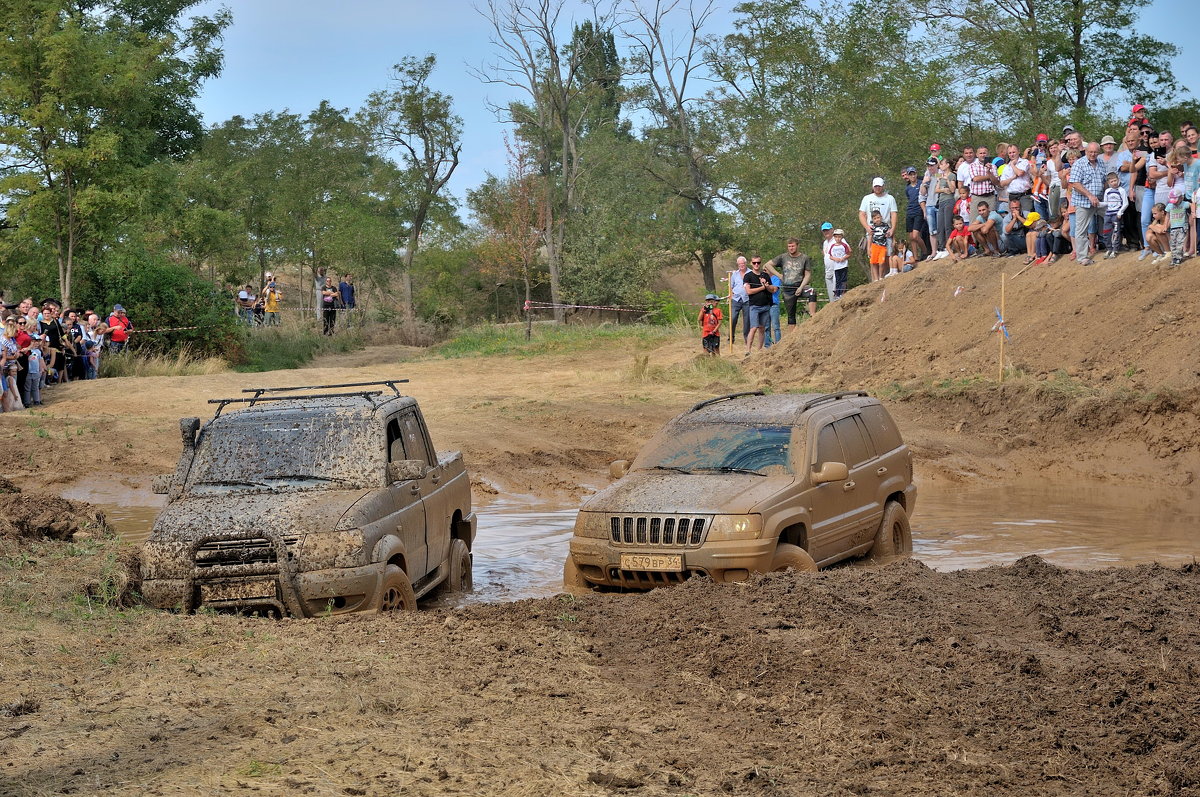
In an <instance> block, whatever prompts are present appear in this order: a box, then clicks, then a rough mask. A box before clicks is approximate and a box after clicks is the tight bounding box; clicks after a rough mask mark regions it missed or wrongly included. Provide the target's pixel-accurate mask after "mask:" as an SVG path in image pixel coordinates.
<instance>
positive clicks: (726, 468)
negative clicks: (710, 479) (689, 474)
mask: <svg viewBox="0 0 1200 797" xmlns="http://www.w3.org/2000/svg"><path fill="white" fill-rule="evenodd" d="M696 470H715V471H716V472H717V473H749V474H750V475H751V476H766V475H767V474H765V473H763V472H762V471H761V470H751V469H750V468H735V467H732V466H730V465H714V466H712V467H708V468H696Z"/></svg>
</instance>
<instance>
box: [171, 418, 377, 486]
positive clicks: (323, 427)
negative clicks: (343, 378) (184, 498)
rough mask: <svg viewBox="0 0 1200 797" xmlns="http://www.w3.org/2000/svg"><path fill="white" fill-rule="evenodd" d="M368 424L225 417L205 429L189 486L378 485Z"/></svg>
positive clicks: (349, 420)
mask: <svg viewBox="0 0 1200 797" xmlns="http://www.w3.org/2000/svg"><path fill="white" fill-rule="evenodd" d="M363 424H364V419H362V418H359V417H355V416H349V417H347V416H346V415H345V414H340V413H333V414H324V415H308V414H305V415H301V416H297V415H295V414H291V413H289V414H286V415H275V416H269V415H263V414H259V413H254V414H252V415H249V416H245V415H243V416H240V417H239V416H226V417H225V418H221V419H220V420H219V421H218V422H217V423H214V424H213V425H212V426H210V427H209V428H208V429H207V430H205V432H204V435H203V436H202V438H201V440H200V444H199V445H198V446H197V448H196V458H195V460H194V461H193V463H192V469H191V472H190V473H189V474H188V488H189V489H191V488H195V487H201V488H204V487H280V486H288V485H295V486H312V485H319V486H323V487H372V486H378V485H379V483H380V479H381V476H382V471H381V468H382V463H376V462H374V461H373V460H372V458H371V457H370V456H368V455H366V454H364V453H362V452H363V451H364V449H363V446H362V439H363V428H364V427H363ZM347 452H352V453H350V454H349V455H348V454H347ZM354 452H357V453H354Z"/></svg>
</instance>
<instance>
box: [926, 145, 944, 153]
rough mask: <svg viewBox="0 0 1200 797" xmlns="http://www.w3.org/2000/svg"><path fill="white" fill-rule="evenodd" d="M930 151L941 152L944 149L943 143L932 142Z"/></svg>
mask: <svg viewBox="0 0 1200 797" xmlns="http://www.w3.org/2000/svg"><path fill="white" fill-rule="evenodd" d="M929 151H930V152H941V151H942V145H941V144H930V145H929Z"/></svg>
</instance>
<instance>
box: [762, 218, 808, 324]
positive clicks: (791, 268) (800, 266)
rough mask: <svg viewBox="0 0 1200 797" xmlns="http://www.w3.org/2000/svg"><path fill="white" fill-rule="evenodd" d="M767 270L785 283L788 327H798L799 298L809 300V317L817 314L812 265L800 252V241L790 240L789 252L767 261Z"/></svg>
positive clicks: (784, 301)
mask: <svg viewBox="0 0 1200 797" xmlns="http://www.w3.org/2000/svg"><path fill="white" fill-rule="evenodd" d="M766 270H767V272H768V273H769V274H774V275H775V276H776V277H779V279H780V281H781V282H782V283H783V304H784V306H785V307H786V308H787V318H788V321H787V322H788V326H793V327H794V326H795V325H796V299H797V297H799V298H800V299H804V300H807V302H808V314H809V315H816V314H817V293H816V291H815V290H813V289H812V287H811V286H810V285H809V282H810V281H811V280H812V263H811V261H810V260H809V259H808V255H806V254H804V253H803V252H801V251H800V241H798V240H797V239H795V238H788V240H787V251H786V252H784V253H783V254H782V255H780V256H779V257H776V258H774V259H772V260H769V261H767V266H766Z"/></svg>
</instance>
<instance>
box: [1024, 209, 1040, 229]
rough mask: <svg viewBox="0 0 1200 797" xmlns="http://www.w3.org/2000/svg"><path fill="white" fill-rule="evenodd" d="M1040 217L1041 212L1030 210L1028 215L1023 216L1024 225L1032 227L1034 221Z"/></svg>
mask: <svg viewBox="0 0 1200 797" xmlns="http://www.w3.org/2000/svg"><path fill="white" fill-rule="evenodd" d="M1041 218H1042V214H1041V213H1038V212H1037V211H1036V210H1034V211H1030V213H1029V215H1028V216H1026V217H1025V226H1026V227H1032V226H1033V225H1034V224H1035V223H1036V222H1038V221H1039V220H1041Z"/></svg>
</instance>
